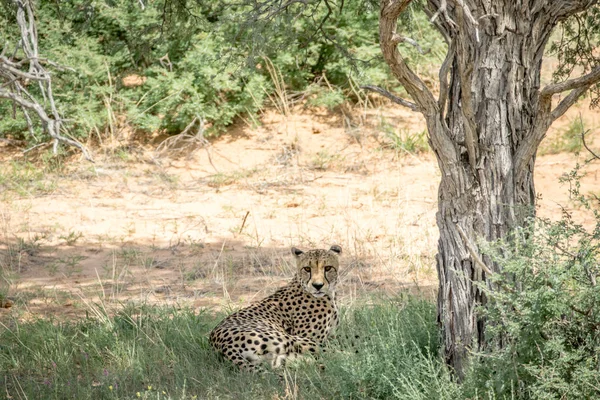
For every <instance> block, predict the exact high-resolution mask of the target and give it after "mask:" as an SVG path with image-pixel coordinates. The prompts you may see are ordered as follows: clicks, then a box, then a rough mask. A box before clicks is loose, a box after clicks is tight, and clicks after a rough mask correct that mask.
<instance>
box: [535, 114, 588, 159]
mask: <svg viewBox="0 0 600 400" xmlns="http://www.w3.org/2000/svg"><path fill="white" fill-rule="evenodd" d="M583 126H584V124H583V120H582V119H581V118H580V117H577V118H573V119H572V120H571V121H570V122H569V126H568V127H567V128H563V129H561V130H560V131H559V132H558V135H557V136H555V137H552V138H548V139H546V140H544V141H543V142H542V144H541V146H540V150H539V152H540V154H541V155H545V154H558V153H579V152H580V151H581V150H582V149H583V141H582V140H581V133H582V132H583V131H584V129H583Z"/></svg>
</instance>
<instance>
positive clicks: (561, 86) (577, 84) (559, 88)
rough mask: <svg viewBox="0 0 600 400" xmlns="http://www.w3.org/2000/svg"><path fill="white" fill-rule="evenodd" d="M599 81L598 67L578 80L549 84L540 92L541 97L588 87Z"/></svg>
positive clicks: (599, 72) (599, 70) (599, 71)
mask: <svg viewBox="0 0 600 400" xmlns="http://www.w3.org/2000/svg"><path fill="white" fill-rule="evenodd" d="M599 81H600V65H599V66H597V67H595V68H594V69H592V70H591V71H590V72H589V73H588V74H585V75H583V76H580V77H579V78H574V79H569V80H566V81H564V82H559V83H551V84H549V85H548V86H546V87H545V88H543V89H542V90H541V92H540V95H541V96H552V95H553V94H556V93H561V92H565V91H567V90H572V89H579V88H582V87H586V86H587V87H590V86H591V85H593V84H594V83H597V82H599Z"/></svg>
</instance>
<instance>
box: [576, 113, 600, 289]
mask: <svg viewBox="0 0 600 400" xmlns="http://www.w3.org/2000/svg"><path fill="white" fill-rule="evenodd" d="M579 121H580V123H581V142H582V143H583V147H585V149H586V150H587V151H588V152H589V153H590V154H591V155H592V156H593V157H594V158H592V160H593V159H596V160H600V157H598V155H597V154H596V153H595V152H593V151H592V149H590V148H589V146H588V145H587V143H586V141H585V135H587V134H588V133H589V132H590V130H589V129H588V130H587V131H586V130H584V129H583V118H582V117H581V113H580V114H579ZM594 285H595V283H594Z"/></svg>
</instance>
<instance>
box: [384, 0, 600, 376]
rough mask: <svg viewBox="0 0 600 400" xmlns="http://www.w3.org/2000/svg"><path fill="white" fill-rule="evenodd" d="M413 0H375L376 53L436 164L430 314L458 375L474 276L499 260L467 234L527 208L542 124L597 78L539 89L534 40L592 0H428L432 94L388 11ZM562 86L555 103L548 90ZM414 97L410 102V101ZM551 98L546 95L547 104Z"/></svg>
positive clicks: (503, 232)
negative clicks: (439, 55) (439, 48)
mask: <svg viewBox="0 0 600 400" xmlns="http://www.w3.org/2000/svg"><path fill="white" fill-rule="evenodd" d="M410 2H411V0H382V2H381V9H380V44H381V49H382V51H383V55H384V58H385V61H386V62H387V64H388V65H389V67H390V68H391V70H392V72H393V74H394V76H395V77H396V78H397V79H398V80H399V81H400V83H401V84H402V85H403V86H404V88H405V89H406V91H407V92H408V94H409V95H410V97H411V98H412V102H409V101H407V100H402V101H399V100H400V99H396V100H395V101H396V102H397V103H400V104H403V105H405V106H408V107H410V108H413V109H416V110H418V111H420V112H421V113H423V115H424V116H425V120H426V123H427V128H428V131H429V143H430V146H431V148H432V149H433V152H434V153H435V155H436V157H437V161H438V164H439V167H440V169H441V183H440V187H439V192H438V202H439V204H438V213H437V224H438V227H439V230H440V239H439V245H438V256H437V269H438V274H439V281H440V283H439V295H438V318H439V321H440V323H441V325H442V327H443V337H444V350H445V356H446V360H447V362H448V364H449V365H450V366H451V367H452V368H453V369H454V371H455V373H456V375H457V377H458V378H459V379H460V378H461V377H462V376H463V373H464V371H465V367H466V363H467V361H468V356H469V352H470V350H471V349H473V350H476V349H482V348H483V347H484V346H485V344H486V341H485V321H484V320H483V319H482V318H481V317H479V316H478V315H477V313H476V307H477V306H478V305H482V304H485V302H486V299H485V296H484V295H483V293H482V292H481V291H480V290H478V289H477V284H476V282H477V281H483V282H487V278H488V277H489V275H490V274H492V273H494V272H495V271H497V270H498V266H497V265H493V263H491V261H490V260H489V259H488V258H487V257H485V256H482V254H481V252H480V251H479V250H478V248H477V244H476V243H477V240H479V239H480V238H481V239H484V240H489V241H491V240H495V239H498V238H504V237H506V236H507V234H508V233H509V232H510V231H511V230H512V229H513V228H515V227H518V226H522V225H523V224H525V223H526V217H527V216H529V215H532V214H533V213H534V204H535V198H536V195H535V188H534V183H533V169H534V162H535V153H536V150H537V148H538V146H539V144H540V142H541V140H542V139H543V138H544V135H545V134H546V131H547V129H548V127H549V126H550V124H551V123H552V121H554V120H555V119H556V118H558V117H559V116H561V115H562V114H564V112H565V111H566V110H567V109H568V108H569V107H570V106H571V105H573V104H574V103H575V101H576V100H577V99H578V98H579V97H580V96H581V95H582V94H583V93H584V92H585V91H586V90H587V89H589V88H590V86H591V85H592V84H594V83H596V82H598V81H599V80H600V67H596V68H595V69H593V70H592V71H590V72H589V73H588V74H587V75H585V76H583V77H580V78H577V79H572V80H568V81H565V82H562V83H556V84H551V85H548V86H546V87H544V88H540V71H541V66H542V58H543V52H544V48H545V47H546V44H547V42H548V39H549V37H550V34H551V33H552V30H553V28H554V27H555V26H556V25H557V24H558V23H559V22H560V21H562V20H564V19H566V18H568V17H569V16H570V15H572V14H574V13H578V12H580V11H583V10H585V9H586V8H588V7H590V6H592V5H593V4H595V3H596V1H593V0H579V1H577V0H571V1H568V0H563V1H553V0H529V1H528V0H522V1H514V0H429V1H427V2H426V12H428V14H429V16H430V17H431V19H432V21H434V25H435V26H436V28H437V29H438V30H439V31H440V33H441V34H442V35H443V37H444V38H445V39H446V41H447V43H448V54H447V57H446V59H445V61H444V63H443V65H442V67H441V69H440V73H439V80H440V94H439V97H438V98H437V99H435V98H434V95H433V94H432V92H431V91H430V90H429V89H428V88H427V86H426V85H425V84H424V83H423V81H422V80H421V79H420V78H419V77H418V76H417V75H416V74H415V73H413V71H411V69H410V68H409V67H408V65H407V64H406V62H405V60H404V59H403V58H402V56H401V54H400V53H399V51H398V48H397V47H398V44H399V43H400V42H402V41H404V40H405V38H403V37H401V36H400V35H398V34H397V33H396V28H397V24H398V17H399V16H400V14H401V13H402V12H403V11H404V10H405V8H406V7H407V6H408V4H409V3H410ZM564 91H570V93H569V94H568V95H566V97H563V98H562V100H560V101H558V102H557V103H558V104H554V105H553V102H552V100H553V95H555V94H558V93H561V92H564ZM413 102H414V103H413ZM555 103H556V102H555Z"/></svg>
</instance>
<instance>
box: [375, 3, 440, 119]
mask: <svg viewBox="0 0 600 400" xmlns="http://www.w3.org/2000/svg"><path fill="white" fill-rule="evenodd" d="M410 2H411V0H382V1H381V10H380V20H379V43H380V46H381V50H382V52H383V57H384V59H385V61H386V63H387V64H388V65H389V66H390V68H391V70H392V73H393V74H394V76H395V77H396V78H397V79H398V80H399V81H400V83H401V84H402V86H404V88H405V89H406V91H407V92H408V94H409V95H410V96H411V97H412V98H413V100H414V102H415V103H416V104H417V106H418V107H419V108H420V109H421V112H423V113H424V114H428V115H430V116H432V115H435V114H436V113H437V104H436V102H435V100H434V98H433V94H432V93H431V91H430V90H429V89H428V88H427V86H426V85H425V83H424V82H423V81H422V80H421V78H419V77H418V76H417V75H416V74H415V73H414V72H413V71H412V70H411V69H410V68H409V67H408V65H407V64H406V62H405V61H404V59H403V58H402V56H401V55H400V53H399V52H398V48H397V45H398V43H400V41H402V36H400V35H398V34H397V33H396V26H397V24H398V17H399V16H400V14H401V13H402V11H404V9H405V8H406V7H407V6H408V4H409V3H410Z"/></svg>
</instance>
